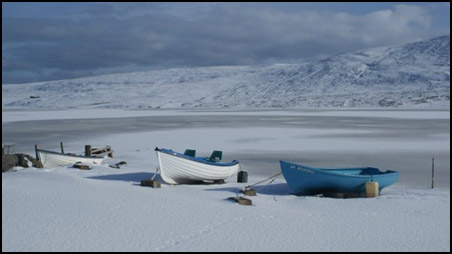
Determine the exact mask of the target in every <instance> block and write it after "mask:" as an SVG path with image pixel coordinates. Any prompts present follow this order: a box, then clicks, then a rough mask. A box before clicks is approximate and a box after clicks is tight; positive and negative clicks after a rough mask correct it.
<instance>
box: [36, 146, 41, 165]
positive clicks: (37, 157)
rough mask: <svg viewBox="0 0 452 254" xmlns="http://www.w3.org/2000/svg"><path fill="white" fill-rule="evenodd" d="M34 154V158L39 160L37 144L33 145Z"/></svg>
mask: <svg viewBox="0 0 452 254" xmlns="http://www.w3.org/2000/svg"><path fill="white" fill-rule="evenodd" d="M35 154H36V160H37V161H40V159H39V155H38V145H35Z"/></svg>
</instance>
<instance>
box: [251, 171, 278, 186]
mask: <svg viewBox="0 0 452 254" xmlns="http://www.w3.org/2000/svg"><path fill="white" fill-rule="evenodd" d="M281 174H282V172H279V173H278V174H276V175H273V176H271V177H269V178H267V179H265V180H262V181H260V182H257V183H255V184H250V185H247V186H245V189H248V188H250V187H252V186H255V185H258V184H261V183H265V182H266V181H268V180H270V179H273V178H274V179H273V180H272V181H271V182H270V184H271V183H273V182H274V181H275V180H276V178H277V177H278V176H279V175H281Z"/></svg>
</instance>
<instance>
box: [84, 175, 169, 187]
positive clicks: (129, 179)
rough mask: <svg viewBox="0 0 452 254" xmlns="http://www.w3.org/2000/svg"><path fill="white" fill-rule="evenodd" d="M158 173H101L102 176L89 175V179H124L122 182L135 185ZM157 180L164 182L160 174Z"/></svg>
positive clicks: (156, 177)
mask: <svg viewBox="0 0 452 254" xmlns="http://www.w3.org/2000/svg"><path fill="white" fill-rule="evenodd" d="M154 175H156V174H155V173H149V172H136V173H125V174H112V175H101V176H89V177H86V178H88V179H94V180H103V181H122V182H134V183H135V185H140V182H141V180H145V179H151V178H152V177H154ZM154 180H156V181H160V182H163V180H162V178H161V177H160V175H159V174H157V175H156V176H155V179H154Z"/></svg>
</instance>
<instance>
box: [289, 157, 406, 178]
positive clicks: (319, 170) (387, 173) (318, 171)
mask: <svg viewBox="0 0 452 254" xmlns="http://www.w3.org/2000/svg"><path fill="white" fill-rule="evenodd" d="M281 162H282V163H287V164H291V165H295V166H301V167H304V168H306V169H308V170H312V171H315V173H316V174H323V175H333V176H337V177H348V178H349V177H355V178H369V177H372V178H382V177H387V176H392V175H398V174H399V172H398V171H394V170H386V171H381V170H380V169H378V168H373V167H357V168H313V167H309V166H305V165H302V164H295V163H292V162H288V161H283V160H280V163H281ZM366 168H373V169H377V170H378V172H379V174H365V175H354V174H343V173H340V172H334V170H336V171H337V170H342V169H343V170H359V169H366ZM282 169H283V167H281V170H282ZM294 170H297V171H302V172H303V173H307V172H305V171H303V170H299V169H294ZM330 170H331V171H330Z"/></svg>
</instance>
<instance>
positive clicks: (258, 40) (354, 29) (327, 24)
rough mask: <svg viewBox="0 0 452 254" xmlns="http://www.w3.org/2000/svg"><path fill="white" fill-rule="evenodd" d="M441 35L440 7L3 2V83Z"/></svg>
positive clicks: (285, 56) (253, 61)
mask: <svg viewBox="0 0 452 254" xmlns="http://www.w3.org/2000/svg"><path fill="white" fill-rule="evenodd" d="M449 34H450V3H449V2H448V3H432V2H428V3H418V2H415V3H407V2H405V3H397V2H394V3H293V2H290V3H212V2H209V3H105V2H102V3H66V2H64V3H55V2H51V3H13V2H10V3H4V2H2V84H20V83H29V82H38V81H49V80H60V79H71V78H77V77H86V76H93V75H99V74H110V73H122V72H133V71H148V70H158V69H167V68H180V67H203V66H224V65H266V64H272V63H303V62H308V61H315V60H319V59H322V58H325V57H328V56H330V55H334V54H339V53H343V52H348V51H352V50H357V49H363V48H369V47H377V46H389V45H398V44H403V43H407V42H413V41H418V40H423V39H429V38H433V37H436V36H442V35H449Z"/></svg>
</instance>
